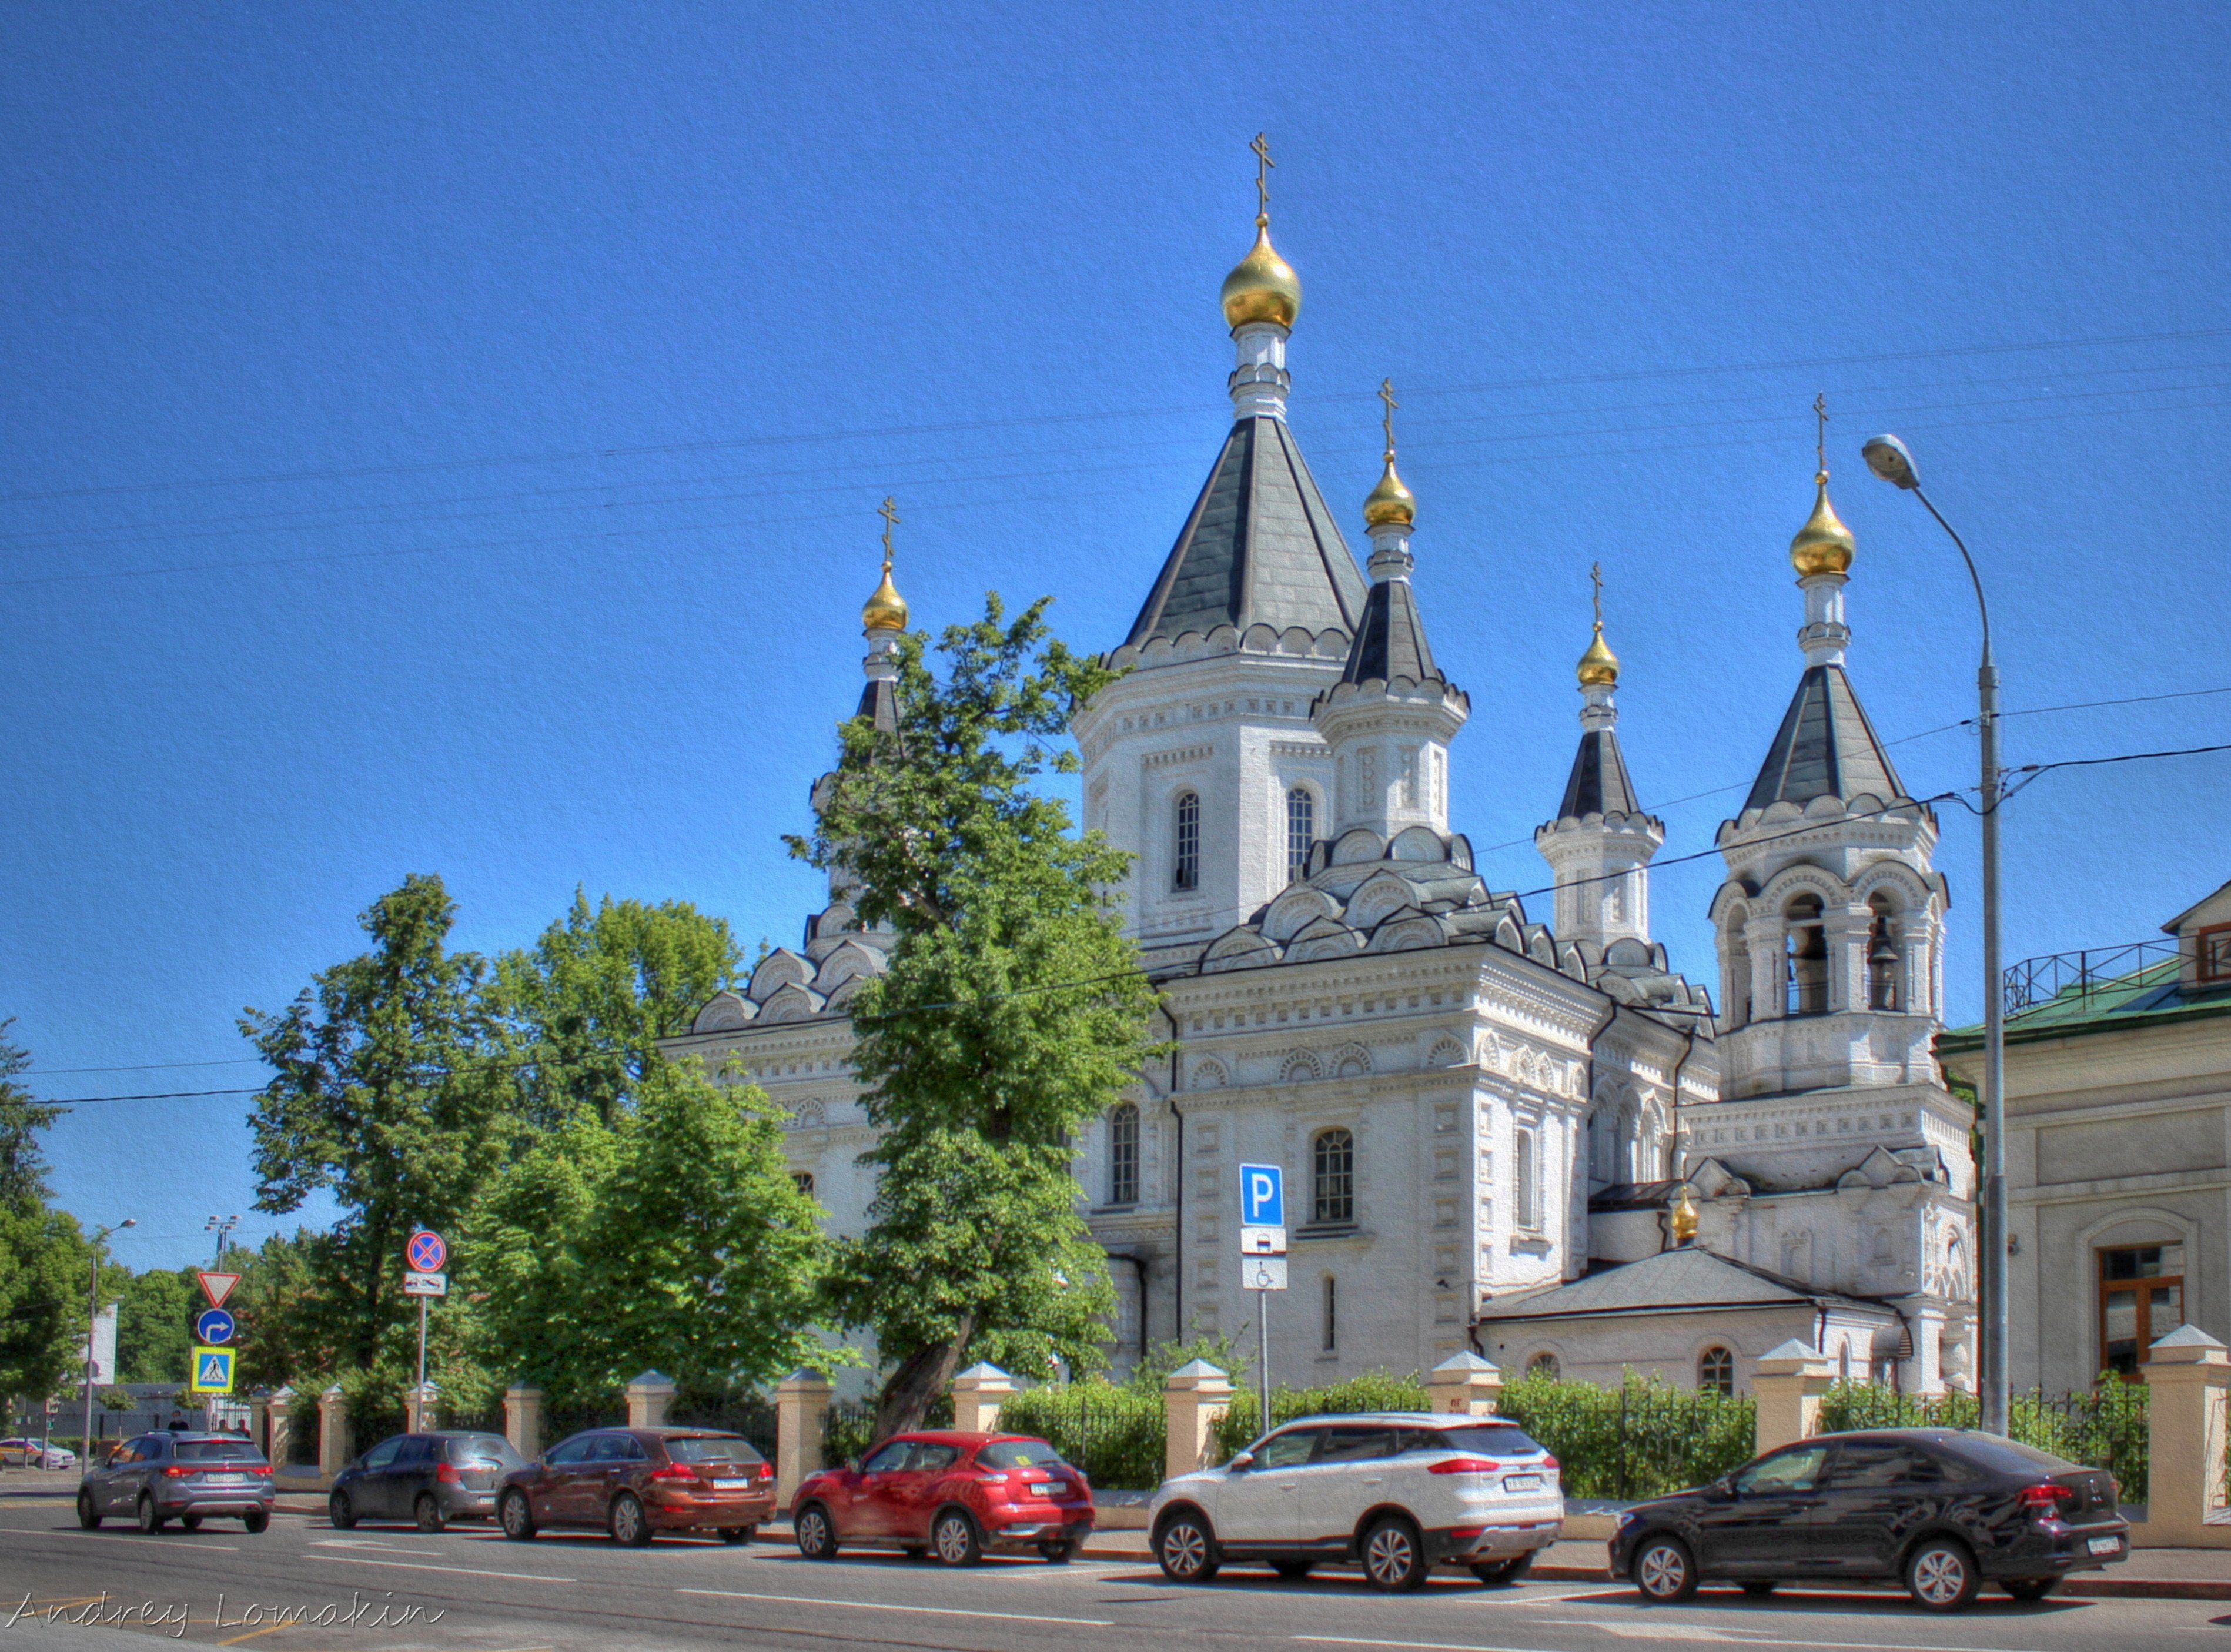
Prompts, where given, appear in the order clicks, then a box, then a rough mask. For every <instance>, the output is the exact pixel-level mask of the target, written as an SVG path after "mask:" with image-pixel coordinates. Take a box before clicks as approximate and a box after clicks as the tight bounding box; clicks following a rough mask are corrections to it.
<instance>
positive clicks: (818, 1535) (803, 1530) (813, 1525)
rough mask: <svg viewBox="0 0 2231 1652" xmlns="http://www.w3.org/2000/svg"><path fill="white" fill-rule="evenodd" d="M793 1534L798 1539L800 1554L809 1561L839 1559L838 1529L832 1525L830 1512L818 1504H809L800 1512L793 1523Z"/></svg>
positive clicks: (791, 1528)
mask: <svg viewBox="0 0 2231 1652" xmlns="http://www.w3.org/2000/svg"><path fill="white" fill-rule="evenodd" d="M790 1530H791V1534H792V1536H793V1537H795V1538H796V1539H798V1552H799V1553H800V1554H802V1555H804V1556H805V1558H807V1559H808V1560H834V1559H835V1558H837V1528H836V1526H833V1525H831V1523H830V1519H829V1511H828V1510H827V1509H825V1508H824V1507H822V1506H821V1505H820V1504H818V1503H808V1504H807V1505H806V1506H805V1507H804V1508H802V1509H800V1510H799V1511H798V1518H797V1519H795V1520H793V1521H792V1522H791V1527H790Z"/></svg>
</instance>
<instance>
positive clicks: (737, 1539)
mask: <svg viewBox="0 0 2231 1652" xmlns="http://www.w3.org/2000/svg"><path fill="white" fill-rule="evenodd" d="M759 1534H760V1529H759V1527H757V1526H722V1527H721V1542H723V1543H749V1542H750V1541H751V1540H752V1539H753V1538H755V1537H757V1536H758V1535H759Z"/></svg>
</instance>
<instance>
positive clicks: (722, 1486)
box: [713, 1480, 752, 1492]
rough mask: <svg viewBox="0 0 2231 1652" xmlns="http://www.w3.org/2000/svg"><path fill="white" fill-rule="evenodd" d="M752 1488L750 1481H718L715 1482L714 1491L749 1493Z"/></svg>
mask: <svg viewBox="0 0 2231 1652" xmlns="http://www.w3.org/2000/svg"><path fill="white" fill-rule="evenodd" d="M751 1488H752V1483H751V1481H749V1480H715V1481H714V1482H713V1489H714V1490H715V1491H716V1492H747V1491H749V1490H751Z"/></svg>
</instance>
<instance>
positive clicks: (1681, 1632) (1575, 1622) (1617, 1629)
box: [1540, 1617, 2021, 1652]
mask: <svg viewBox="0 0 2231 1652" xmlns="http://www.w3.org/2000/svg"><path fill="white" fill-rule="evenodd" d="M1540 1621H1541V1622H1542V1623H1558V1624H1567V1625H1570V1626H1572V1627H1574V1628H1575V1629H1599V1630H1601V1631H1602V1632H1603V1633H1604V1634H1606V1635H1616V1636H1621V1637H1622V1638H1624V1639H1626V1640H1633V1641H1676V1640H1678V1641H1731V1642H1734V1643H1735V1644H1736V1645H1737V1646H1799V1647H1806V1648H1808V1649H1814V1652H2021V1649H2018V1648H2010V1647H1990V1646H1970V1647H1957V1646H1917V1645H1915V1644H1913V1643H1912V1642H1906V1641H1803V1640H1799V1639H1798V1638H1797V1637H1796V1636H1791V1635H1776V1634H1775V1633H1774V1631H1773V1630H1771V1629H1751V1628H1749V1627H1747V1626H1745V1625H1743V1624H1739V1623H1719V1624H1696V1625H1690V1624H1679V1625H1673V1626H1667V1625H1665V1624H1660V1623H1600V1622H1598V1621H1596V1620H1594V1619H1593V1618H1586V1617H1545V1618H1542V1620H1540Z"/></svg>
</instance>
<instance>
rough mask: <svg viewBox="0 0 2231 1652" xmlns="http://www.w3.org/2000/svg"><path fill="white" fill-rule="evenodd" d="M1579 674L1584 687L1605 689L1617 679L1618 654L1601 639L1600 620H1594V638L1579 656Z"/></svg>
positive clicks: (1601, 624)
mask: <svg viewBox="0 0 2231 1652" xmlns="http://www.w3.org/2000/svg"><path fill="white" fill-rule="evenodd" d="M1579 676H1580V679H1581V687H1582V688H1584V689H1593V688H1611V687H1613V685H1614V684H1616V683H1618V681H1619V656H1618V655H1616V654H1614V653H1613V652H1612V651H1611V648H1610V645H1608V644H1607V643H1606V642H1605V641H1604V639H1603V622H1602V621H1601V620H1598V621H1597V622H1596V634H1595V638H1594V641H1592V642H1590V643H1589V644H1588V652H1587V653H1585V654H1583V655H1581V665H1580V671H1579Z"/></svg>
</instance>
